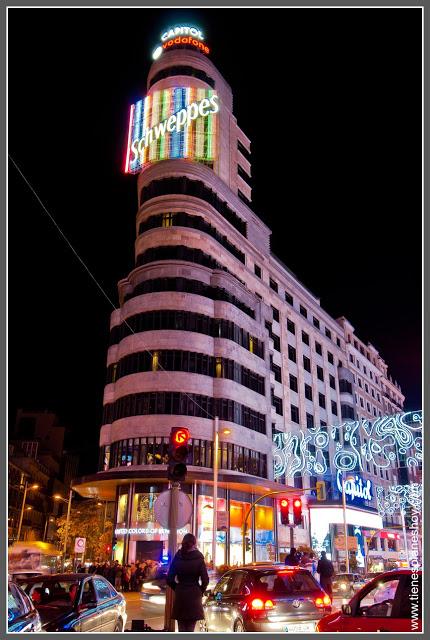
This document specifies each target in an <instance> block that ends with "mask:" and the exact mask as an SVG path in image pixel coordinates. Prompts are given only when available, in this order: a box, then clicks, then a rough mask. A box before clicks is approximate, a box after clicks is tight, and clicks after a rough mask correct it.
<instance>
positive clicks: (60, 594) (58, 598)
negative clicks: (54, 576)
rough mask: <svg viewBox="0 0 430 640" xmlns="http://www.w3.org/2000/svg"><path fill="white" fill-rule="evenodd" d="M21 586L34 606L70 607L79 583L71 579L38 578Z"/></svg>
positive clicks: (74, 601) (73, 602)
mask: <svg viewBox="0 0 430 640" xmlns="http://www.w3.org/2000/svg"><path fill="white" fill-rule="evenodd" d="M21 586H22V588H23V589H24V591H25V592H26V593H27V594H28V595H29V596H30V598H31V599H32V601H33V603H34V605H35V606H36V607H44V606H50V607H72V606H73V605H74V604H75V603H76V598H77V594H78V591H79V583H78V582H77V581H76V580H72V579H71V580H40V581H37V582H29V583H27V584H21Z"/></svg>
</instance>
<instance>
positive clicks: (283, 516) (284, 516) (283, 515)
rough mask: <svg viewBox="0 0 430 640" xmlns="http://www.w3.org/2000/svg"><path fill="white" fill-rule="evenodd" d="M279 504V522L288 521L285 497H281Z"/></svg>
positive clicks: (287, 506) (284, 522) (286, 522)
mask: <svg viewBox="0 0 430 640" xmlns="http://www.w3.org/2000/svg"><path fill="white" fill-rule="evenodd" d="M279 506H280V507H281V524H288V523H289V519H290V516H289V502H288V500H287V498H281V499H280V501H279Z"/></svg>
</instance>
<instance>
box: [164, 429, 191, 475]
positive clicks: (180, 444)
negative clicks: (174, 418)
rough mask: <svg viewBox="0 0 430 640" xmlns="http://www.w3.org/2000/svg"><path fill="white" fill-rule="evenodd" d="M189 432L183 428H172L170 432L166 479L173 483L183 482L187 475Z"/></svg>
mask: <svg viewBox="0 0 430 640" xmlns="http://www.w3.org/2000/svg"><path fill="white" fill-rule="evenodd" d="M189 439H190V432H189V431H188V429H186V428H185V427H173V428H172V429H171V431H170V442H169V459H168V462H167V478H168V479H169V480H171V481H173V482H183V481H184V480H185V476H186V474H187V461H188V454H189V447H188V441H189Z"/></svg>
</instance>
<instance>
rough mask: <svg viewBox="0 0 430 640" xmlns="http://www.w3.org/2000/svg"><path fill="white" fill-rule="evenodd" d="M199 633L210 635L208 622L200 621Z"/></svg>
mask: <svg viewBox="0 0 430 640" xmlns="http://www.w3.org/2000/svg"><path fill="white" fill-rule="evenodd" d="M199 631H200V633H208V625H207V623H206V620H199Z"/></svg>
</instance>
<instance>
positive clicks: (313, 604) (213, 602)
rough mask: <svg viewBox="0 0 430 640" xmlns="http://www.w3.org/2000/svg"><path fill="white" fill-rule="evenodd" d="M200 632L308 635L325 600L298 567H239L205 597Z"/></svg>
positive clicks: (324, 607) (328, 603)
mask: <svg viewBox="0 0 430 640" xmlns="http://www.w3.org/2000/svg"><path fill="white" fill-rule="evenodd" d="M205 595H206V598H205V601H204V604H203V611H204V615H205V617H204V620H202V621H201V623H200V630H201V631H222V632H231V631H234V632H243V631H272V632H276V631H281V632H285V631H288V632H290V633H294V632H313V631H314V630H315V624H316V622H317V621H318V620H319V619H320V618H321V617H322V616H323V615H324V614H326V613H327V612H329V611H331V601H330V597H329V596H328V595H327V594H326V593H325V592H324V591H323V590H322V589H321V587H320V585H319V584H318V582H317V581H316V580H315V579H314V578H313V576H312V574H311V573H310V572H309V571H307V570H306V569H303V568H301V567H285V566H280V565H273V564H266V565H264V564H263V565H257V566H256V565H244V566H243V567H240V568H238V569H233V570H231V571H228V572H227V573H225V574H224V575H223V576H222V578H221V579H220V580H219V581H218V582H217V584H216V585H215V587H214V589H213V590H211V591H209V592H206V593H205Z"/></svg>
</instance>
